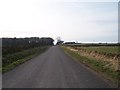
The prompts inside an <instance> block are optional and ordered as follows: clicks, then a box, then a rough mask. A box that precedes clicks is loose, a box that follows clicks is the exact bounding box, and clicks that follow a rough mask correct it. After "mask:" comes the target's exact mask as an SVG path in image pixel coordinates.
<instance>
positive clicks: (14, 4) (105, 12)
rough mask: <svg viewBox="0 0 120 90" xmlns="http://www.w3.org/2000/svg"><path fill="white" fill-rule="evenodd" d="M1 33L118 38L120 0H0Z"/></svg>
mask: <svg viewBox="0 0 120 90" xmlns="http://www.w3.org/2000/svg"><path fill="white" fill-rule="evenodd" d="M0 37H52V38H53V39H56V38H57V37H61V39H62V40H64V41H76V42H118V0H1V1H0Z"/></svg>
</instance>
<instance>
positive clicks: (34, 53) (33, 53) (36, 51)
mask: <svg viewBox="0 0 120 90" xmlns="http://www.w3.org/2000/svg"><path fill="white" fill-rule="evenodd" d="M48 48H49V46H44V47H36V48H32V49H29V50H24V51H21V52H18V53H17V54H16V53H15V55H14V54H11V55H8V56H6V57H5V56H4V60H7V59H9V58H14V60H13V61H11V63H6V64H5V65H4V66H2V70H0V71H2V73H5V72H7V71H9V70H11V69H13V68H15V67H16V66H18V65H20V64H22V63H24V62H26V61H28V60H30V59H32V58H33V57H35V56H37V55H39V54H40V53H43V52H44V51H46V50H47V49H48ZM16 56H19V57H17V58H16ZM23 56H24V57H23Z"/></svg>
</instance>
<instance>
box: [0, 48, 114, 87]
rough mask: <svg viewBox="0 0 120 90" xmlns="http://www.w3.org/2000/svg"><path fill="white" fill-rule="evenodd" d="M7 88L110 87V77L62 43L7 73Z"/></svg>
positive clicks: (4, 75)
mask: <svg viewBox="0 0 120 90" xmlns="http://www.w3.org/2000/svg"><path fill="white" fill-rule="evenodd" d="M2 79H3V80H2V81H3V88H110V87H112V86H111V85H110V84H109V83H108V82H106V80H104V79H103V78H101V76H99V75H98V74H97V73H95V72H94V71H92V70H90V69H88V68H87V67H86V66H84V65H82V64H80V63H78V62H77V61H76V60H73V59H72V58H71V57H69V56H68V55H66V54H65V53H64V51H63V50H62V49H61V48H59V47H58V46H53V47H51V48H50V49H49V50H47V51H46V52H44V53H43V54H41V55H39V56H37V57H34V58H33V59H31V60H29V61H27V62H25V63H23V64H21V65H19V66H17V67H16V68H15V69H13V70H11V71H9V72H7V73H5V74H3V76H2Z"/></svg>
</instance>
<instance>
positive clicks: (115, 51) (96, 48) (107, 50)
mask: <svg viewBox="0 0 120 90" xmlns="http://www.w3.org/2000/svg"><path fill="white" fill-rule="evenodd" d="M79 48H83V49H86V50H88V51H97V52H100V53H112V54H118V46H92V47H79Z"/></svg>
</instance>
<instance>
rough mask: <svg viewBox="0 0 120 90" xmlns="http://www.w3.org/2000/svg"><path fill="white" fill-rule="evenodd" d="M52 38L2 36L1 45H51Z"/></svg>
mask: <svg viewBox="0 0 120 90" xmlns="http://www.w3.org/2000/svg"><path fill="white" fill-rule="evenodd" d="M53 42H54V40H53V39H52V38H50V37H42V38H39V37H29V38H28V37H27V38H2V46H10V47H11V46H40V45H53Z"/></svg>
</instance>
